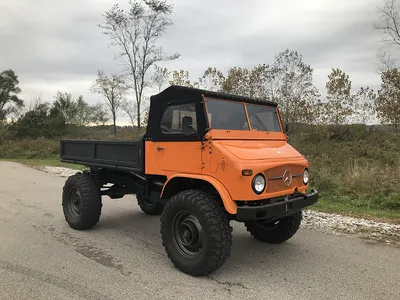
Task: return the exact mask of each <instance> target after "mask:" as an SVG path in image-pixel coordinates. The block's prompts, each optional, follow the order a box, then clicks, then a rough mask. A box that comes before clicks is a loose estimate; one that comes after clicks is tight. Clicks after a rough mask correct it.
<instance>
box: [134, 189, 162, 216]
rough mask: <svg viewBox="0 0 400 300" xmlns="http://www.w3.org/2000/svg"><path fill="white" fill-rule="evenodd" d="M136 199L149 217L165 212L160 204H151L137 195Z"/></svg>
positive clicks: (157, 202)
mask: <svg viewBox="0 0 400 300" xmlns="http://www.w3.org/2000/svg"><path fill="white" fill-rule="evenodd" d="M136 199H137V202H138V205H139V207H140V209H141V210H142V211H143V212H144V213H145V214H147V215H160V214H161V213H162V211H163V208H164V205H163V204H162V203H161V202H159V201H156V202H150V201H149V199H146V198H145V197H143V196H142V195H140V194H137V195H136Z"/></svg>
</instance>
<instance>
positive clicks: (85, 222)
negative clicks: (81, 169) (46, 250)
mask: <svg viewBox="0 0 400 300" xmlns="http://www.w3.org/2000/svg"><path fill="white" fill-rule="evenodd" d="M62 206H63V211H64V216H65V220H66V221H67V223H68V224H69V226H71V227H72V228H74V229H77V230H83V229H89V228H91V227H93V226H94V225H96V224H97V222H98V221H99V219H100V215H101V208H102V203H101V195H100V190H99V189H98V188H97V186H96V184H95V183H94V182H93V180H92V178H91V177H90V176H89V175H86V174H81V173H78V174H75V175H73V176H70V177H69V178H68V179H67V181H66V182H65V185H64V188H63V195H62Z"/></svg>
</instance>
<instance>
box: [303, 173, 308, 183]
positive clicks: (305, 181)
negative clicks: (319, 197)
mask: <svg viewBox="0 0 400 300" xmlns="http://www.w3.org/2000/svg"><path fill="white" fill-rule="evenodd" d="M303 183H304V184H305V185H307V184H308V169H305V170H304V172H303Z"/></svg>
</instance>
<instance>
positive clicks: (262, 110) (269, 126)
mask: <svg viewBox="0 0 400 300" xmlns="http://www.w3.org/2000/svg"><path fill="white" fill-rule="evenodd" d="M246 107H247V114H248V115H249V120H250V125H251V129H253V130H258V131H273V132H279V131H281V128H280V126H279V122H278V116H277V115H276V109H275V107H270V106H262V105H253V104H246Z"/></svg>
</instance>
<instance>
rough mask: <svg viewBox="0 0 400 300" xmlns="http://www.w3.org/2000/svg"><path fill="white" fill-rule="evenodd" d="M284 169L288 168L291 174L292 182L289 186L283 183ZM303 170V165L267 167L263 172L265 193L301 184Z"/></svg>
mask: <svg viewBox="0 0 400 300" xmlns="http://www.w3.org/2000/svg"><path fill="white" fill-rule="evenodd" d="M286 170H289V171H290V172H291V174H292V183H291V184H290V185H289V186H286V185H285V184H284V178H283V175H284V173H285V171H286ZM303 170H304V167H303V166H301V165H282V166H278V167H276V168H272V169H269V170H267V171H265V172H264V174H265V177H266V178H267V190H266V192H267V193H274V192H279V191H282V190H286V189H289V188H293V187H296V186H297V187H299V186H302V185H303V178H302V175H303Z"/></svg>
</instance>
